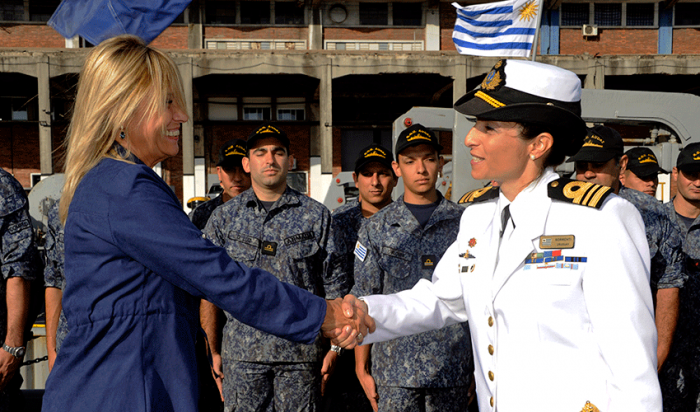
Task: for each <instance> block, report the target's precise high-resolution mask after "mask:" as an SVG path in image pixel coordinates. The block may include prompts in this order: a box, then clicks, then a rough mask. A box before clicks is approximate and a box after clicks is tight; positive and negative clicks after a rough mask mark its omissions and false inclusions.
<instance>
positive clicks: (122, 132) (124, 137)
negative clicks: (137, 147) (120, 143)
mask: <svg viewBox="0 0 700 412" xmlns="http://www.w3.org/2000/svg"><path fill="white" fill-rule="evenodd" d="M119 137H120V138H121V139H122V140H124V139H126V135H125V134H124V126H122V131H121V132H119Z"/></svg>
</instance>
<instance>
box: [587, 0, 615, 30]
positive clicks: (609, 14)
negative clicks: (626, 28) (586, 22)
mask: <svg viewBox="0 0 700 412" xmlns="http://www.w3.org/2000/svg"><path fill="white" fill-rule="evenodd" d="M594 8H595V12H594V14H593V24H595V25H597V26H602V27H605V26H618V27H619V26H622V3H595V6H594Z"/></svg>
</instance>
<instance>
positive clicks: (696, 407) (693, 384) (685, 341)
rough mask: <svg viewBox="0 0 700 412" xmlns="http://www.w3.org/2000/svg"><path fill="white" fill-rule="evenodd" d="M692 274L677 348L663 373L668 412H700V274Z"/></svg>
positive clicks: (685, 289)
mask: <svg viewBox="0 0 700 412" xmlns="http://www.w3.org/2000/svg"><path fill="white" fill-rule="evenodd" d="M688 275H689V276H688V279H687V280H686V281H685V283H684V285H683V287H682V288H681V290H680V296H679V299H680V305H679V308H678V326H677V327H676V333H675V334H674V337H673V346H672V347H671V352H670V353H669V355H668V358H667V359H666V362H664V364H663V367H662V368H661V370H660V371H659V383H660V385H661V394H662V396H663V405H664V412H700V273H698V272H695V271H693V272H690V273H689V274H688Z"/></svg>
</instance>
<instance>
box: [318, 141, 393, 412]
mask: <svg viewBox="0 0 700 412" xmlns="http://www.w3.org/2000/svg"><path fill="white" fill-rule="evenodd" d="M393 160H394V156H392V154H391V151H390V150H388V149H386V148H385V147H383V146H381V145H377V144H372V145H370V146H367V147H365V148H364V149H362V151H361V152H360V156H359V157H358V158H357V160H356V161H355V171H354V172H353V174H352V178H353V180H354V182H355V187H356V188H357V189H358V191H359V199H358V200H359V201H353V202H350V203H348V204H345V205H343V206H342V207H340V208H339V209H336V210H335V212H333V215H332V217H333V221H332V223H331V238H330V240H329V244H328V253H329V255H330V261H331V270H332V277H333V278H337V279H345V280H347V281H348V284H347V290H346V291H345V292H343V294H346V293H347V292H349V291H350V288H351V287H352V285H353V284H354V280H353V279H354V268H355V254H354V253H353V251H354V250H355V244H356V243H357V237H358V232H359V231H360V228H361V227H363V226H364V225H365V224H366V223H367V222H368V221H369V218H370V217H371V216H373V215H374V214H375V213H376V212H378V211H379V210H381V209H383V208H384V207H385V206H387V205H389V204H390V203H391V202H392V199H391V192H392V191H393V189H394V187H396V180H397V179H396V175H395V174H394V170H393V169H392V165H391V164H392V162H393ZM334 350H335V351H336V352H330V353H329V355H330V356H334V354H336V353H338V354H340V353H342V356H341V357H340V358H339V359H337V360H336V362H337V363H336V364H335V372H331V373H333V375H332V376H331V377H330V378H328V379H329V380H328V383H327V385H326V386H325V393H324V410H326V411H329V412H338V411H348V412H350V411H352V412H362V411H371V410H372V407H371V405H370V403H369V401H368V399H367V397H366V396H365V394H364V391H363V390H362V386H361V385H360V383H359V381H358V380H357V376H356V374H355V356H354V352H352V351H342V352H341V351H340V349H339V348H337V347H334ZM326 359H328V356H327V357H326ZM324 372H326V363H324ZM328 376H329V374H326V373H324V375H323V379H324V381H325V380H326V379H327V377H328Z"/></svg>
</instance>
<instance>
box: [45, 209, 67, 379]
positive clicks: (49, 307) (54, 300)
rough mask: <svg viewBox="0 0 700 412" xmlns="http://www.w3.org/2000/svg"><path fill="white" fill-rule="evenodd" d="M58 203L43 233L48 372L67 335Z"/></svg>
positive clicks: (61, 231) (61, 234) (63, 258)
mask: <svg viewBox="0 0 700 412" xmlns="http://www.w3.org/2000/svg"><path fill="white" fill-rule="evenodd" d="M58 205H59V202H58V200H57V201H56V202H55V203H54V204H53V206H51V209H49V216H48V232H47V233H46V243H44V250H45V254H46V256H45V266H44V288H45V289H44V294H45V302H46V350H47V353H48V356H49V371H51V369H52V368H53V364H54V362H55V361H56V355H57V354H58V351H59V350H60V349H61V343H62V342H63V339H64V338H65V337H66V334H68V323H67V322H66V315H65V314H64V313H63V308H62V304H61V299H62V298H63V287H64V286H65V282H66V278H65V277H64V275H63V274H64V272H63V265H64V262H65V253H64V245H63V225H62V224H61V220H60V219H59V218H58Z"/></svg>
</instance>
